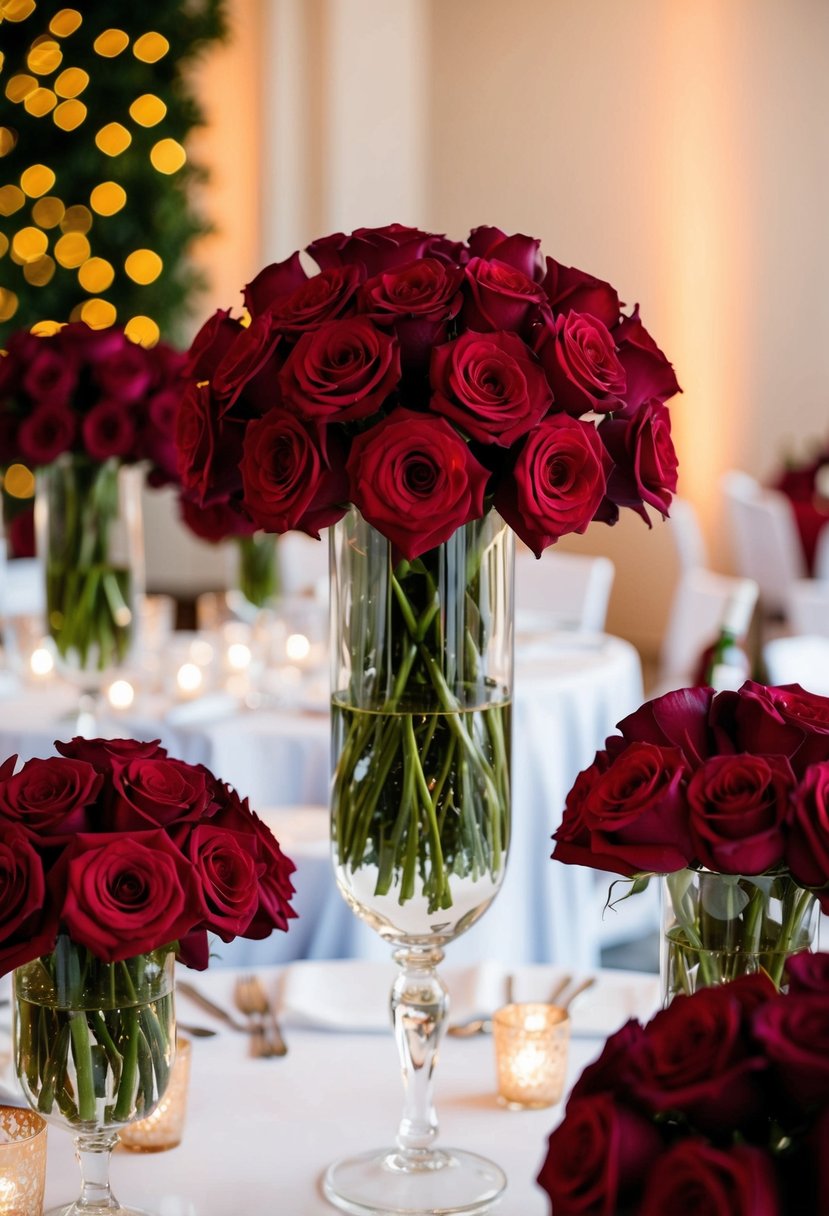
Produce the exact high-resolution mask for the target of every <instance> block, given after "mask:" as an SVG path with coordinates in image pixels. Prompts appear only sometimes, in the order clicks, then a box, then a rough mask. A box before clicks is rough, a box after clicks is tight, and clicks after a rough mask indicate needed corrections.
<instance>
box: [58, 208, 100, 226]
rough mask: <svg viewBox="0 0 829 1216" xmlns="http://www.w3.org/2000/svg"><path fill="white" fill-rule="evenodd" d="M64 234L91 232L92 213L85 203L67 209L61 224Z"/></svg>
mask: <svg viewBox="0 0 829 1216" xmlns="http://www.w3.org/2000/svg"><path fill="white" fill-rule="evenodd" d="M60 226H61V230H62V231H63V232H89V229H90V228H91V227H92V212H91V211H90V210H89V208H88V207H84V205H83V203H75V205H74V206H73V207H67V208H66V211H65V213H64V216H63V219H62V220H61V222H60Z"/></svg>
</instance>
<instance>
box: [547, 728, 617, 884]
mask: <svg viewBox="0 0 829 1216" xmlns="http://www.w3.org/2000/svg"><path fill="white" fill-rule="evenodd" d="M609 763H610V758H609V756H608V754H607V752H604V751H602V752H597V753H596V759H595V760H594V761H593V763H592V764H591V765H590V767H589V768H586V769H585V770H584V772H581V773H579V775H578V777H577V778H576V780H575V782H574V784H573V788H572V789H571V790H570V792H569V794H568V795H567V801H566V806H565V810H564V816H563V818H562V821H561V824H560V826H559V828H558V830H557V831H556V832H554V833H553V840H555V842H556V845H555V848H554V850H553V854H552V856H553V860H554V861H561V862H564V863H565V864H567V865H573V866H589V867H591V869H594V870H609V871H610V872H611V873H612V874H617V873H619V862H618V859H617V858H616V857H615V856H614V855H613V854H610V855H608V856H605V855H603V854H600V853H598V852H596V851H594V841H593V837H592V834H591V832H590V828H589V827H588V826H587V824H586V822H585V819H584V809H583V808H584V802H585V799H586V798H588V797H589V795H590V793H591V792H592V790H593V788H594V786H595V785H596V783H597V782H598V781H599V779H600V778H601V776H602V774H603V773H605V772H606V771H607V768H608V765H609Z"/></svg>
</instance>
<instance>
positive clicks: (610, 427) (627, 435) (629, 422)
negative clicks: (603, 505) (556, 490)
mask: <svg viewBox="0 0 829 1216" xmlns="http://www.w3.org/2000/svg"><path fill="white" fill-rule="evenodd" d="M599 434H600V435H601V437H602V440H603V441H604V443H605V445H606V447H607V450H608V452H609V453H610V457H611V459H612V461H613V471H612V473H611V474H610V477H609V478H608V481H607V496H608V498H609V499H610V501H611V502H612V503H613V504H614V505H615V506H617V507H630V509H631V510H632V511H635V512H636V513H637V515H641V517H642V519H644V521H645V523H646V524H647V525H648V527H650V526H651V521H650V519H649V517H648V512H647V510H646V509H645V507H646V505H647V506H650V507H654V508H655V510H657V511H659V513H660V515H661V516H662V518H663V519H664V518H666V517H667V515H668V508H669V507H670V505H671V498H672V497H673V495H674V494H675V492H676V482H677V468H678V462H677V455H676V450H675V448H674V444H673V440H672V438H671V416H670V414H669V413H668V409H667V406H664V405H662V404H661V402H659V401H648V402H646V403H645V404H644V405H642V406H641V407H640V408H639V409H638V410H637V411H636V413H634V414H632V415H631V416H630V417H627V418H615V417H614V418H608V419H605V420H604V421H603V422H602V423H601V425H600V426H599Z"/></svg>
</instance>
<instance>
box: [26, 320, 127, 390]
mask: <svg viewBox="0 0 829 1216" xmlns="http://www.w3.org/2000/svg"><path fill="white" fill-rule="evenodd" d="M43 340H44V339H41V338H39V339H38V341H43ZM45 341H47V342H50V343H56V344H57V345H58V347H59V348H60V350H61V351H63V352H64V353H65V354H67V355H68V357H69V358H70V359H73V360H74V361H75V363H76V364H80V363H88V364H98V363H101V362H102V361H103V360H104V359H113V360H116V361H117V359H118V356H119V355H120V354H121V353H122V351H123V350H124V347H125V346H128V347H130V349H132V350H137V349H140V348H138V347H136V345H135V343H133V342H130V340H129V338H127V337H126V335H125V334H124V331H123V329H118V327H117V326H110V327H109V328H108V329H90V327H89V326H88V325H87V324H86V322H85V321H70V322H69V324H68V325H64V326H63V327H62V328H61V329H60V331H59V332H58V333H56V334H55V335H54V336H52V337H50V338H47V339H45ZM145 353H146V352H145ZM112 370H113V371H114V374H115V376H116V377H117V376H118V368H117V362H116V365H115V367H114V368H113V369H112Z"/></svg>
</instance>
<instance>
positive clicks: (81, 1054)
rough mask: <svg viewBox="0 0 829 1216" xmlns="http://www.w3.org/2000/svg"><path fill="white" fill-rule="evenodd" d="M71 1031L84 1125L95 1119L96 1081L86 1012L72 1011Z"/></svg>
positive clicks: (79, 1105) (80, 1115)
mask: <svg viewBox="0 0 829 1216" xmlns="http://www.w3.org/2000/svg"><path fill="white" fill-rule="evenodd" d="M69 1030H70V1033H71V1036H72V1058H73V1059H74V1061H75V1075H76V1077H77V1082H78V1118H79V1119H80V1120H81V1122H82V1123H92V1122H93V1121H94V1119H95V1080H94V1074H93V1070H92V1049H91V1046H90V1042H89V1026H88V1025H87V1021H86V1012H85V1011H84V1010H72V1011H71V1012H70V1014H69Z"/></svg>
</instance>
